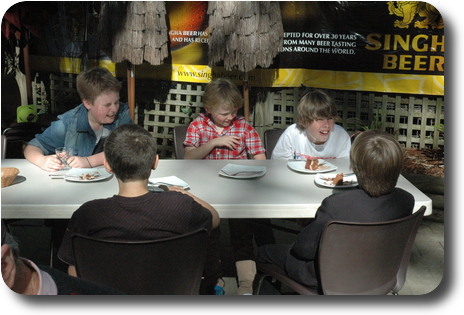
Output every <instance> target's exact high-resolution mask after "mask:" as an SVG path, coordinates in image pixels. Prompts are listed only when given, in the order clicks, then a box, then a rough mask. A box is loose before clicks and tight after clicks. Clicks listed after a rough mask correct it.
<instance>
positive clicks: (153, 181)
mask: <svg viewBox="0 0 464 315" xmlns="http://www.w3.org/2000/svg"><path fill="white" fill-rule="evenodd" d="M148 183H149V184H150V185H153V186H155V187H159V186H161V185H165V186H180V187H182V188H183V189H185V190H187V189H190V185H189V184H187V183H186V182H184V181H183V180H182V179H180V178H179V177H177V176H166V177H156V178H150V179H149V181H148Z"/></svg>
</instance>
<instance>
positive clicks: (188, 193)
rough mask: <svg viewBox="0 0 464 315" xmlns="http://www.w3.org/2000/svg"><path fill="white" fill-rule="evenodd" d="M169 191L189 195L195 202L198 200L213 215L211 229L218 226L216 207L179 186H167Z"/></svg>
mask: <svg viewBox="0 0 464 315" xmlns="http://www.w3.org/2000/svg"><path fill="white" fill-rule="evenodd" d="M168 189H169V190H170V191H178V192H181V193H183V194H186V195H189V196H190V197H192V198H193V200H195V201H196V202H198V203H199V204H200V205H202V206H203V208H206V209H207V210H208V211H209V212H211V215H212V216H213V229H215V228H217V227H218V226H219V221H220V219H219V214H218V213H217V211H216V209H214V207H213V206H212V205H210V204H209V203H207V202H206V201H204V200H202V199H200V198H198V197H197V196H195V195H193V194H191V193H190V192H188V191H186V190H185V189H183V188H182V187H180V186H171V187H169V188H168Z"/></svg>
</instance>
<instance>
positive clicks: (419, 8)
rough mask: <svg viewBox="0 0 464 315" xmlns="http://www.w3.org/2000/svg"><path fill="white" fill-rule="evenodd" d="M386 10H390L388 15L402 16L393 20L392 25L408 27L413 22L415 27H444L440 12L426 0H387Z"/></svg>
mask: <svg viewBox="0 0 464 315" xmlns="http://www.w3.org/2000/svg"><path fill="white" fill-rule="evenodd" d="M388 11H390V15H393V14H394V15H396V16H398V17H401V18H403V19H402V20H396V21H395V23H394V25H395V27H398V28H409V25H410V24H411V23H413V22H414V27H416V28H425V29H428V28H429V27H430V28H432V29H442V28H444V24H443V18H442V17H441V14H440V12H438V10H437V9H435V7H434V6H433V5H431V4H428V3H426V2H422V1H389V2H388Z"/></svg>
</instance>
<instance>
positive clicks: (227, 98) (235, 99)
mask: <svg viewBox="0 0 464 315" xmlns="http://www.w3.org/2000/svg"><path fill="white" fill-rule="evenodd" d="M203 106H204V108H205V109H206V110H207V111H209V110H213V109H216V108H218V107H225V108H227V109H231V110H235V109H239V108H241V107H242V106H243V97H242V94H240V91H239V89H238V88H237V86H236V85H235V84H233V83H232V82H231V81H229V80H227V79H216V80H214V81H211V82H210V83H209V84H208V85H207V86H206V88H205V93H204V94H203Z"/></svg>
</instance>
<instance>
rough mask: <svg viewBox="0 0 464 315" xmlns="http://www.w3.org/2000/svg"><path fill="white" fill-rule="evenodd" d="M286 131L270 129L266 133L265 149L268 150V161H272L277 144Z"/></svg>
mask: <svg viewBox="0 0 464 315" xmlns="http://www.w3.org/2000/svg"><path fill="white" fill-rule="evenodd" d="M284 131H285V129H269V130H266V131H265V132H264V148H265V149H266V159H268V160H270V159H271V156H272V151H274V147H275V145H276V144H277V141H278V140H279V138H280V136H281V135H282V133H283V132H284Z"/></svg>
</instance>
